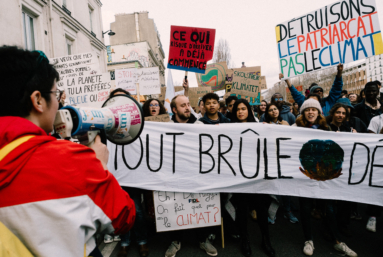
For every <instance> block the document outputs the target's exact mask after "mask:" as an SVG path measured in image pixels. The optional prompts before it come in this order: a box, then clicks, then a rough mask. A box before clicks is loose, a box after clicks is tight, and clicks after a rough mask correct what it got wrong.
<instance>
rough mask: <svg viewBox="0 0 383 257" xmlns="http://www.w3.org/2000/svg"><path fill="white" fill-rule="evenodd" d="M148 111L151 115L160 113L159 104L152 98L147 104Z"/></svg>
mask: <svg viewBox="0 0 383 257" xmlns="http://www.w3.org/2000/svg"><path fill="white" fill-rule="evenodd" d="M149 111H150V114H151V115H152V116H157V115H158V114H160V104H159V103H158V102H157V101H156V100H152V101H151V102H150V104H149Z"/></svg>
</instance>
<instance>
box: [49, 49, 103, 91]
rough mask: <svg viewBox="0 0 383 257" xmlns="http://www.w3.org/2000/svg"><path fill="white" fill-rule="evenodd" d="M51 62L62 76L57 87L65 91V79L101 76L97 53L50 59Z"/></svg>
mask: <svg viewBox="0 0 383 257" xmlns="http://www.w3.org/2000/svg"><path fill="white" fill-rule="evenodd" d="M49 62H50V63H51V64H52V65H53V67H54V68H55V69H56V70H57V72H58V73H59V75H60V81H59V82H58V83H57V87H58V88H59V89H60V90H63V89H64V82H65V81H66V80H65V79H64V78H67V77H70V78H75V77H79V76H83V75H88V74H100V63H99V61H98V59H97V54H96V53H95V52H89V53H83V54H74V55H67V56H62V57H55V58H50V59H49Z"/></svg>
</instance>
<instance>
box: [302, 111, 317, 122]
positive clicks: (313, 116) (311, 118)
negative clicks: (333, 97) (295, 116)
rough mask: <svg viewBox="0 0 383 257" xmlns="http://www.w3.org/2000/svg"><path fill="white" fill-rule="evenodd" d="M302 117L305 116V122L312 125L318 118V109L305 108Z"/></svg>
mask: <svg viewBox="0 0 383 257" xmlns="http://www.w3.org/2000/svg"><path fill="white" fill-rule="evenodd" d="M304 115H305V118H306V120H307V121H308V122H309V123H311V124H313V123H314V122H315V121H316V120H317V118H318V115H319V113H318V109H317V108H313V107H310V108H306V109H305V111H304Z"/></svg>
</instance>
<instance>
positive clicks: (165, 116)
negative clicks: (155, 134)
mask: <svg viewBox="0 0 383 257" xmlns="http://www.w3.org/2000/svg"><path fill="white" fill-rule="evenodd" d="M145 121H154V122H169V121H170V116H169V114H168V113H167V114H161V115H157V116H149V117H145Z"/></svg>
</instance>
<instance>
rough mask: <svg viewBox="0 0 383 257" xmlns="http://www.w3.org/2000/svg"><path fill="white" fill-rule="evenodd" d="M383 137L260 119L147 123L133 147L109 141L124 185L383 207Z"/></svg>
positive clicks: (111, 167)
mask: <svg viewBox="0 0 383 257" xmlns="http://www.w3.org/2000/svg"><path fill="white" fill-rule="evenodd" d="M382 138H383V136H382V135H374V134H356V133H345V132H340V133H337V132H331V131H322V130H313V129H308V128H299V127H287V126H277V125H269V124H259V123H242V124H220V125H218V126H217V125H215V126H214V125H202V124H198V125H197V124H196V125H192V124H175V123H159V122H145V127H144V130H143V132H142V134H141V137H140V138H139V139H137V140H136V141H135V142H133V143H132V144H130V145H126V146H117V147H116V145H113V144H112V143H110V142H108V148H109V152H110V156H109V162H108V168H109V170H110V171H111V172H112V173H113V174H114V176H115V177H116V179H117V180H118V181H119V183H120V184H121V185H122V186H129V187H138V188H143V189H147V190H158V191H171V192H173V191H174V192H191V193H218V192H238V193H263V194H273V195H291V196H302V197H309V198H323V199H339V200H346V201H354V202H361V203H369V204H375V205H380V206H383V190H382V187H383V160H382V158H381V156H382V154H383V142H382V141H383V139H382Z"/></svg>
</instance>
